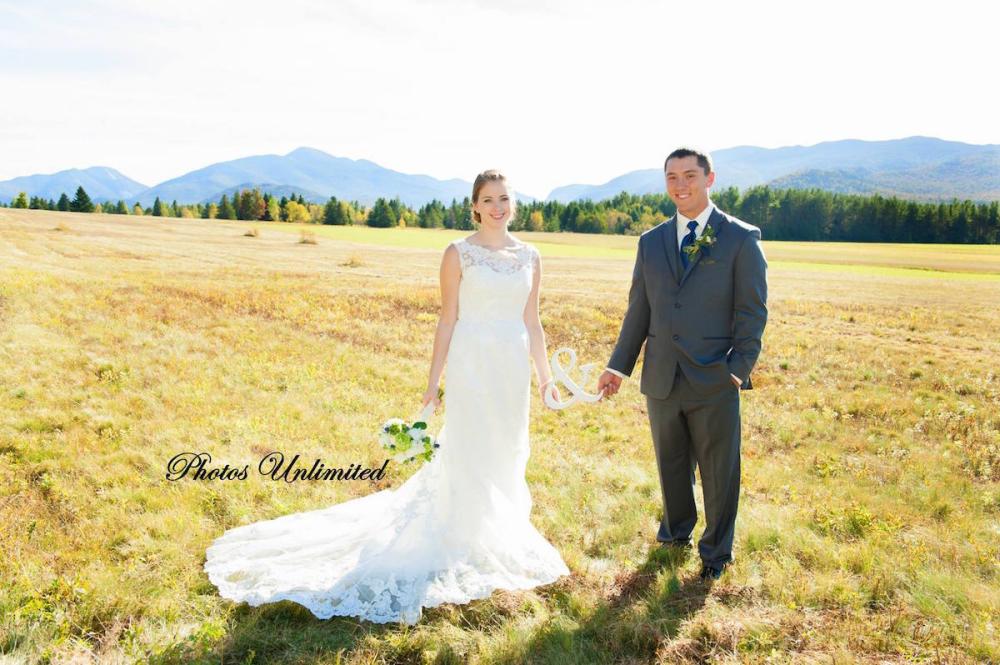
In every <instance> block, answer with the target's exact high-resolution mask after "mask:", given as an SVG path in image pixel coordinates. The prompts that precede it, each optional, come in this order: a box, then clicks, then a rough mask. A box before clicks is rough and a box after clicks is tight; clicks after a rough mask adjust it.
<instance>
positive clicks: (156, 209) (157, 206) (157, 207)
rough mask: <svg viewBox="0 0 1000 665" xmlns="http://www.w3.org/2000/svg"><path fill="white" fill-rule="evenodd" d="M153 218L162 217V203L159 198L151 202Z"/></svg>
mask: <svg viewBox="0 0 1000 665" xmlns="http://www.w3.org/2000/svg"><path fill="white" fill-rule="evenodd" d="M153 217H163V202H162V201H160V197H159V196H157V197H156V200H155V201H153Z"/></svg>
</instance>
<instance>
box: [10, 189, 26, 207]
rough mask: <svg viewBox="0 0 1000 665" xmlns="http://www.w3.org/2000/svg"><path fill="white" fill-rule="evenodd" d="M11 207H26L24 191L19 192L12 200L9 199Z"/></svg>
mask: <svg viewBox="0 0 1000 665" xmlns="http://www.w3.org/2000/svg"><path fill="white" fill-rule="evenodd" d="M10 207H11V208H27V207H28V195H27V193H25V192H19V193H18V195H17V196H16V197H14V200H13V201H11V204H10Z"/></svg>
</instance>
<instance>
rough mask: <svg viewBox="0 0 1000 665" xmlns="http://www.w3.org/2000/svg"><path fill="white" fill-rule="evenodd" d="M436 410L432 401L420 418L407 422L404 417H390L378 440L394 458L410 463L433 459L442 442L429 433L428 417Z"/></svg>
mask: <svg viewBox="0 0 1000 665" xmlns="http://www.w3.org/2000/svg"><path fill="white" fill-rule="evenodd" d="M433 412H434V403H433V402H431V403H429V404H428V405H427V407H426V408H425V409H424V410H423V412H422V413H421V414H420V420H417V421H415V422H413V423H407V422H406V421H405V420H403V419H402V418H390V419H389V420H387V421H385V422H384V423H383V424H382V429H381V430H379V435H378V441H379V443H380V444H382V448H383V449H385V450H386V451H388V452H389V453H390V454H392V455H393V458H392V459H393V460H394V461H396V462H402V463H404V464H409V463H410V462H412V461H413V460H415V459H422V460H424V461H425V462H429V461H431V458H432V457H434V453H435V451H437V449H438V448H440V447H441V446H440V444H438V442H437V441H435V440H434V437H433V436H431V435H430V434H428V433H427V419H428V418H430V415H431V413H433Z"/></svg>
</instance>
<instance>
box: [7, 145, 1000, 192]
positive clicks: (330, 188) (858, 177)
mask: <svg viewBox="0 0 1000 665" xmlns="http://www.w3.org/2000/svg"><path fill="white" fill-rule="evenodd" d="M712 159H713V161H714V163H715V170H716V173H717V176H716V184H715V187H716V188H719V187H728V186H736V187H739V188H741V189H743V188H746V187H750V186H753V185H769V186H773V187H779V188H818V189H824V190H828V191H833V192H843V193H856V194H873V193H876V192H878V193H883V194H887V195H896V196H900V197H902V198H910V199H921V200H936V199H946V200H950V199H952V198H959V199H972V200H982V201H985V200H1000V145H974V144H968V143H960V142H957V141H944V140H942V139H937V138H929V137H922V136H914V137H909V138H904V139H894V140H888V141H860V140H853V139H852V140H844V141H829V142H825V143H819V144H816V145H813V146H789V147H784V148H759V147H753V146H740V147H735V148H727V149H724V150H718V151H715V152H713V153H712ZM79 186H83V188H84V189H85V190H87V193H88V194H89V195H90V197H91V199H93V200H94V201H108V200H111V201H117V200H118V199H123V200H125V201H126V202H128V203H134V202H136V201H138V202H140V203H142V204H143V205H150V204H152V203H153V201H154V200H155V199H156V198H157V197H159V198H160V199H161V200H163V201H178V202H179V203H196V202H202V203H204V202H208V201H217V200H218V199H219V198H220V197H221V196H222V195H223V194H228V195H232V193H233V192H235V191H237V190H239V189H249V188H252V187H258V188H260V189H261V190H262V191H268V192H271V193H273V194H275V195H277V196H288V195H291V194H297V195H302V196H303V197H304V198H305V199H306V200H310V201H315V202H322V201H325V200H326V199H327V198H329V197H330V196H336V197H337V198H340V199H346V200H352V201H360V202H362V203H364V204H371V203H372V202H374V200H375V199H376V198H378V197H380V196H383V197H395V196H398V197H399V198H400V199H401V200H402V201H403V202H405V203H407V204H409V205H411V206H420V205H423V204H424V203H427V202H428V201H430V200H432V199H437V200H439V201H443V202H445V203H447V202H450V201H451V200H452V199H458V200H461V199H462V198H464V197H466V196H468V195H469V193H470V192H471V190H472V184H471V183H470V182H467V181H464V180H459V179H452V180H439V179H437V178H433V177H431V176H427V175H412V174H406V173H401V172H399V171H394V170H391V169H388V168H385V167H383V166H380V165H378V164H376V163H374V162H371V161H368V160H365V159H359V160H353V159H347V158H344V157H335V156H333V155H329V154H327V153H325V152H322V151H320V150H316V149H314V148H306V147H303V148H298V149H296V150H293V151H292V152H290V153H288V154H287V155H255V156H251V157H243V158H240V159H234V160H231V161H227V162H219V163H217V164H211V165H209V166H206V167H204V168H201V169H197V170H195V171H191V172H190V173H186V174H184V175H181V176H179V177H177V178H172V179H170V180H167V181H165V182H161V183H159V184H157V185H154V186H152V187H147V186H146V185H143V184H142V183H139V182H137V181H135V180H132V179H131V178H128V177H127V176H125V175H123V174H122V173H120V172H119V171H116V170H115V169H113V168H109V167H105V166H95V167H91V168H87V169H70V170H67V171H60V172H59V173H54V174H51V175H32V176H23V177H19V178H14V179H12V180H6V181H3V182H0V200H7V201H9V200H11V199H13V198H14V197H15V196H17V194H18V192H22V191H23V192H27V193H28V195H29V196H41V197H44V198H47V199H49V198H52V199H55V198H58V197H59V196H60V194H62V193H63V192H65V193H67V194H68V195H69V196H71V197H72V196H73V193H74V192H75V191H76V188H77V187H79ZM663 189H664V185H663V170H662V166H659V165H657V166H656V167H654V168H650V169H642V170H638V171H632V172H629V173H625V174H623V175H620V176H618V177H616V178H613V179H611V180H609V181H608V182H605V183H603V184H598V185H584V184H575V185H566V186H563V187H557V188H556V189H554V190H552V192H551V193H550V194H549V196H548V199H549V200H556V201H562V202H568V201H572V200H580V199H593V200H600V199H606V198H610V197H612V196H615V195H617V194H618V193H620V192H622V191H626V192H629V193H632V194H647V193H658V192H662V191H663ZM520 198H521V199H527V200H534V199H532V197H528V196H525V195H523V194H521V195H520Z"/></svg>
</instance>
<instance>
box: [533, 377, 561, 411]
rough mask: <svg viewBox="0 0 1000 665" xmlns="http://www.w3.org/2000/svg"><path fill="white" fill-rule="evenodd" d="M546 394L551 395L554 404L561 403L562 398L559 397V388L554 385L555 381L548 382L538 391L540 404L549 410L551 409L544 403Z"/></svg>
mask: <svg viewBox="0 0 1000 665" xmlns="http://www.w3.org/2000/svg"><path fill="white" fill-rule="evenodd" d="M546 393H548V394H550V395H552V399H553V400H555V401H556V402H561V401H562V397H561V396H560V395H559V387H558V386H557V385H556V382H555V381H549V382H548V383H546V384H545V385H543V386H541V387H540V388H539V389H538V394H539V395H540V396H541V398H542V403H543V404H545V406H546V407H547V408H549V409H551V408H552V407H551V406H549V405H548V403H547V402H546V401H545V395H546Z"/></svg>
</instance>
